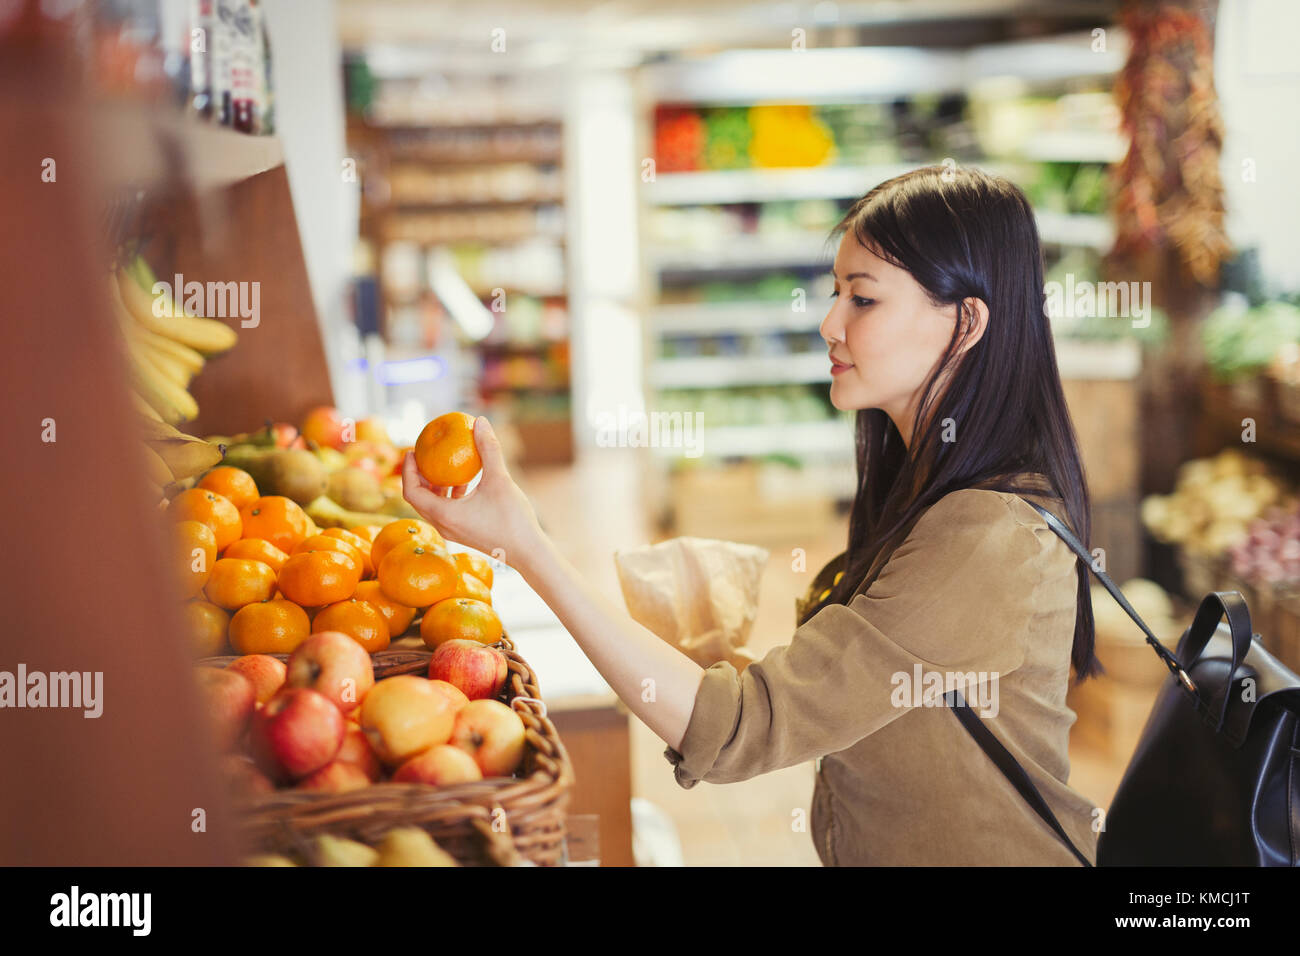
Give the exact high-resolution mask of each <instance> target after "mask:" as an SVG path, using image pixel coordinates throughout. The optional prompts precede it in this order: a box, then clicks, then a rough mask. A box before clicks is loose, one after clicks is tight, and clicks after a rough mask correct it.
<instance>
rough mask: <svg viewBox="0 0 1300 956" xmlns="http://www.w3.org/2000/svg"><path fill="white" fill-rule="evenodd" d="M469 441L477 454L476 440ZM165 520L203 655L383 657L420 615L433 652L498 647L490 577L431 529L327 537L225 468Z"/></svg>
mask: <svg viewBox="0 0 1300 956" xmlns="http://www.w3.org/2000/svg"><path fill="white" fill-rule="evenodd" d="M465 418H467V419H469V416H465ZM469 427H470V429H472V428H473V419H469ZM469 441H470V446H471V447H473V438H472V434H471V435H470V438H469ZM475 458H476V459H477V455H476V456H475ZM461 465H462V470H461V471H460V472H456V473H455V474H454V475H452V477H455V478H464V469H465V468H468V467H469V465H470V463H469V462H462V463H461ZM473 466H474V468H475V471H477V468H478V463H477V461H476V460H475V462H473ZM444 477H445V476H444ZM469 477H473V475H472V474H471V475H470V476H469ZM465 481H468V478H465ZM459 483H462V484H463V483H464V481H461V482H459ZM168 516H169V517H170V519H171V520H172V522H173V528H172V531H173V535H172V538H173V544H174V551H173V559H172V560H173V567H174V568H175V569H176V570H175V577H176V579H177V580H178V582H179V584H180V591H181V593H182V596H183V597H184V598H185V599H186V602H187V603H186V605H185V623H186V625H187V626H188V629H189V631H190V634H191V635H192V637H193V640H194V649H195V652H196V654H198V655H199V656H210V655H217V654H222V653H229V652H230V651H232V650H233V652H234V653H236V654H284V653H290V652H292V651H293V650H294V648H296V647H297V646H298V645H299V644H301V643H302V642H303V641H304V640H306V639H307V637H308V636H309V635H310V634H313V633H318V632H320V631H341V632H343V633H344V634H347V635H349V636H350V637H352V638H353V640H355V641H356V642H357V643H359V644H360V645H361V646H362V647H364V648H365V649H366V650H368V651H371V652H374V651H380V650H383V649H384V648H386V647H388V645H389V643H390V642H391V641H392V640H394V639H396V638H398V637H400V636H402V635H404V634H406V633H407V631H409V630H410V629H411V627H412V625H413V624H414V623H415V620H416V617H417V616H419V615H421V614H422V615H423V617H422V619H421V621H420V624H419V634H420V636H421V637H422V638H423V640H424V643H425V644H426V645H428V646H429V647H437V646H438V645H439V644H441V643H443V642H444V641H449V640H454V639H458V638H462V639H463V638H469V639H472V640H478V641H482V642H483V643H488V644H490V643H493V642H494V641H497V640H499V639H500V638H501V634H502V629H501V620H500V618H499V617H498V616H497V614H496V611H495V610H493V608H492V592H491V588H492V566H491V565H490V564H489V563H488V562H487V561H486V560H485V559H484V558H483V557H481V556H479V555H470V554H464V553H458V554H454V555H453V554H452V553H451V552H450V551H449V550H448V549H447V543H446V542H445V541H444V540H443V538H442V536H441V535H440V534H439V533H438V532H437V530H436V529H435V528H434V527H433V526H432V525H430V524H429V523H428V522H425V521H420V520H416V519H401V520H395V521H392V522H390V523H389V524H386V525H383V526H379V525H367V526H360V527H355V528H351V529H343V528H327V529H324V530H321V529H319V528H317V527H316V524H315V522H313V521H312V519H311V518H310V517H309V516H308V515H307V513H306V512H305V511H303V509H302V508H301V507H300V506H299V505H298V504H297V503H295V502H294V501H292V500H291V499H289V498H284V497H279V496H275V495H266V496H263V495H260V494H258V490H257V485H256V483H255V482H254V481H253V479H252V477H251V476H249V475H248V474H247V473H246V472H244V471H241V470H239V469H237V468H231V467H229V466H221V467H218V468H214V469H212V470H211V471H209V472H207V473H206V474H205V475H204V476H203V478H202V479H201V480H200V481H199V483H198V484H197V486H196V487H194V488H192V489H189V490H188V491H182V492H181V493H180V494H178V495H176V497H175V498H173V499H172V501H171V504H170V506H169V508H168Z"/></svg>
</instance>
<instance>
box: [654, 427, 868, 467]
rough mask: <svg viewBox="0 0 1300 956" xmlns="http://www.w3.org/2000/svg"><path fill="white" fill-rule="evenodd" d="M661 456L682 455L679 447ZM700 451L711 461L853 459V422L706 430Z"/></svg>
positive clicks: (664, 449) (661, 451) (661, 449)
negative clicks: (784, 457) (781, 457)
mask: <svg viewBox="0 0 1300 956" xmlns="http://www.w3.org/2000/svg"><path fill="white" fill-rule="evenodd" d="M658 451H659V452H660V453H661V454H671V455H675V456H676V455H681V449H680V448H659V449H658ZM700 451H701V453H702V455H703V456H704V457H710V458H752V457H756V456H759V455H795V456H804V455H809V456H812V455H817V456H825V457H829V458H849V459H851V458H852V457H853V423H852V422H851V421H839V420H831V421H817V422H782V423H781V424H772V425H720V426H716V427H712V428H710V427H708V426H707V425H706V426H705V428H704V432H703V434H702V436H701V439H700Z"/></svg>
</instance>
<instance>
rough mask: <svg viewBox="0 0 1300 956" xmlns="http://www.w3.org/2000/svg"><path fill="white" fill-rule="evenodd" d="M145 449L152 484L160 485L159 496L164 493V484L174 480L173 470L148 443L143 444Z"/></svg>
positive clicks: (146, 463)
mask: <svg viewBox="0 0 1300 956" xmlns="http://www.w3.org/2000/svg"><path fill="white" fill-rule="evenodd" d="M141 448H142V449H143V451H144V461H145V466H146V467H147V468H148V469H149V481H150V482H151V484H152V485H157V486H158V492H159V496H160V497H161V494H162V486H163V485H165V484H169V483H170V482H171V481H173V477H172V470H171V469H170V468H169V467H167V463H166V462H165V461H163V459H162V458H160V457H159V456H158V454H157V452H155V451H154V450H153V449H152V448H150V447H149V446H148V445H142V446H141Z"/></svg>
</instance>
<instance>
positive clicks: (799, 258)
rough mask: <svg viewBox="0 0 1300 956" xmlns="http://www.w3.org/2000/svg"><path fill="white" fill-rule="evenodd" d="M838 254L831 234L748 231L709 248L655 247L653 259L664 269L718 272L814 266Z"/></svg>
mask: <svg viewBox="0 0 1300 956" xmlns="http://www.w3.org/2000/svg"><path fill="white" fill-rule="evenodd" d="M834 254H835V253H834V249H833V248H831V246H830V245H829V240H828V236H827V235H826V234H824V233H820V232H814V233H808V234H806V235H799V234H797V233H796V234H794V235H787V236H776V237H772V238H768V237H765V236H756V235H748V234H742V235H738V236H728V237H727V238H726V239H725V240H723V241H722V242H719V243H718V244H717V245H713V246H708V247H705V248H691V247H689V246H662V245H661V246H659V247H657V248H651V250H650V253H649V259H650V261H651V263H652V264H653V267H654V268H657V269H658V270H659V271H660V272H711V271H713V272H716V271H720V270H726V269H765V268H769V267H771V266H799V265H802V266H811V265H816V264H817V263H819V262H822V261H823V260H824V261H825V262H826V264H827V265H828V266H829V265H830V262H831V260H832V258H834Z"/></svg>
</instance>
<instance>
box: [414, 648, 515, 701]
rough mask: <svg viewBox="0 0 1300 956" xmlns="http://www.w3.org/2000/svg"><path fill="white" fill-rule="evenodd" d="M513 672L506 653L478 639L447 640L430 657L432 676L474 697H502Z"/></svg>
mask: <svg viewBox="0 0 1300 956" xmlns="http://www.w3.org/2000/svg"><path fill="white" fill-rule="evenodd" d="M509 675H510V666H509V663H508V662H507V661H506V656H505V655H504V654H502V653H501V652H500V651H499V650H497V649H496V648H495V647H489V646H488V645H487V644H480V643H479V642H478V641H466V640H455V641H447V642H446V643H444V644H439V645H438V648H437V650H435V651H434V652H433V657H431V658H430V659H429V677H430V679H433V680H444V681H447V682H448V683H449V684H454V685H455V686H456V687H459V688H460V689H461V691H462V692H464V694H465V696H466V697H467V698H469V699H470V700H484V699H494V698H496V697H500V696H501V692H502V691H503V690H504V689H505V686H506V678H507V677H509Z"/></svg>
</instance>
